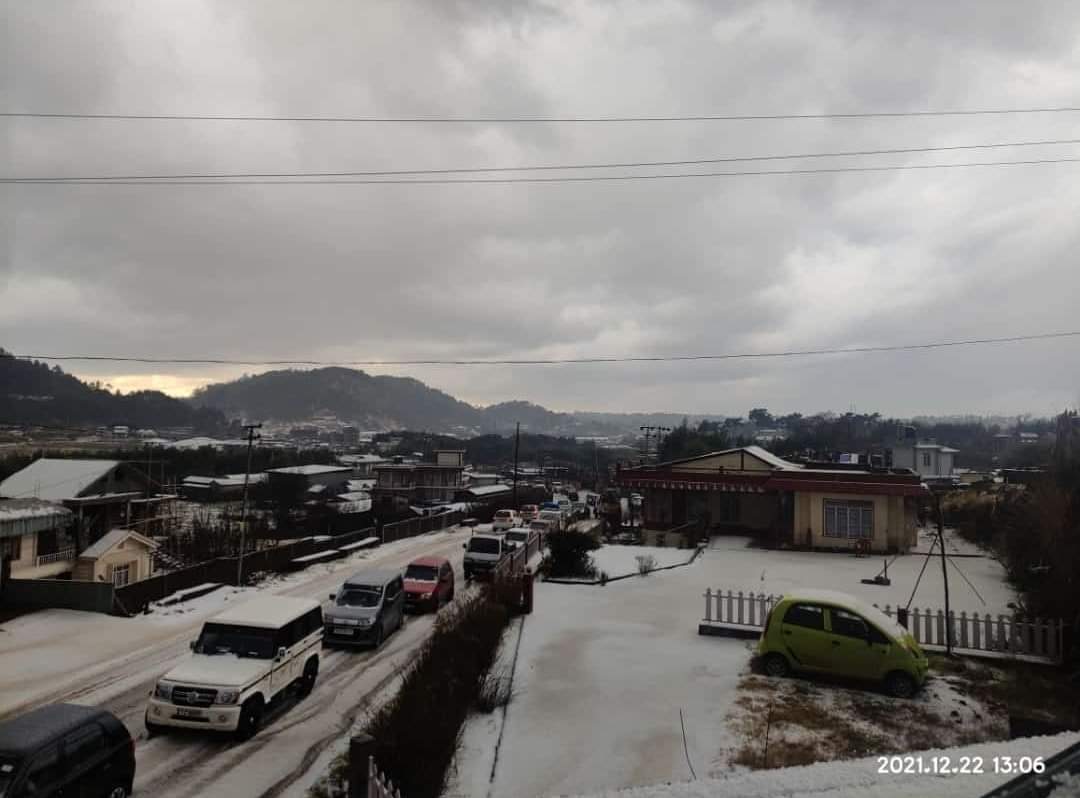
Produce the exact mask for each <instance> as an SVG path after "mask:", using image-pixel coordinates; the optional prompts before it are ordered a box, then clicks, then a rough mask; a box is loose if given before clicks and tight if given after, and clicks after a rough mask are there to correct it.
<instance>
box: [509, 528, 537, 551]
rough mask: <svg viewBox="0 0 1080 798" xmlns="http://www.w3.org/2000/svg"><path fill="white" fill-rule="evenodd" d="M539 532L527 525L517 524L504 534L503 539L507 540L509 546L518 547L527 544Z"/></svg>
mask: <svg viewBox="0 0 1080 798" xmlns="http://www.w3.org/2000/svg"><path fill="white" fill-rule="evenodd" d="M536 534H538V533H537V532H535V531H534V530H532V529H530V528H529V527H527V526H516V527H514V528H513V529H510V530H508V531H507V533H506V534H505V535H503V540H505V541H506V544H507V546H511V547H513V548H515V549H516V548H517V547H518V546H526V545H528V543H529V541H530V540H532V538H533V536H534V535H536Z"/></svg>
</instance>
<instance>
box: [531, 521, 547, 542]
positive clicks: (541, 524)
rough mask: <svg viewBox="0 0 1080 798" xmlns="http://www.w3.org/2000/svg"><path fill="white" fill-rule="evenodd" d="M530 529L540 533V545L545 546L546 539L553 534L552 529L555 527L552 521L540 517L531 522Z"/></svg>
mask: <svg viewBox="0 0 1080 798" xmlns="http://www.w3.org/2000/svg"><path fill="white" fill-rule="evenodd" d="M529 529H531V530H532V531H533V532H536V533H538V534H539V535H540V545H541V546H543V545H544V540H545V539H546V538H547V536H548V535H549V534H551V530H552V529H553V527H552V525H551V522H550V521H544V520H542V519H540V518H537V519H536V520H535V521H530V522H529Z"/></svg>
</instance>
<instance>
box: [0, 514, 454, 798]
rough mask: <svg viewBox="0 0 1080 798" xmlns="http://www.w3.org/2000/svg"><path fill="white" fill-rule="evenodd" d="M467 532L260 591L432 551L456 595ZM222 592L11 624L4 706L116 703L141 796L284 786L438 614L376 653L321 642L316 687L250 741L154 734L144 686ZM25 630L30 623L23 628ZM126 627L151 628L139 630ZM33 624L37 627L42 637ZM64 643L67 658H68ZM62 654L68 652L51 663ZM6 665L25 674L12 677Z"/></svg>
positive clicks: (328, 582)
mask: <svg viewBox="0 0 1080 798" xmlns="http://www.w3.org/2000/svg"><path fill="white" fill-rule="evenodd" d="M469 534H470V532H469V531H468V530H465V531H451V532H438V533H433V534H431V535H425V536H422V537H420V538H414V539H411V540H406V541H399V542H397V543H394V544H390V545H388V546H386V547H385V548H379V549H374V550H372V551H371V552H367V553H365V554H364V555H354V557H352V558H350V559H349V560H348V561H340V562H338V563H333V564H331V565H323V566H314V567H312V568H310V569H308V570H307V571H305V572H303V574H301V575H297V577H293V578H290V579H286V580H282V581H281V582H280V583H278V584H273V585H269V586H266V587H264V588H262V590H264V591H268V592H272V593H277V594H281V595H289V596H303V597H310V598H317V599H319V600H325V599H326V597H327V594H328V593H330V592H333V591H334V590H335V589H336V588H337V587H339V586H340V584H341V582H342V580H343V579H344V577H345V576H347V575H348V574H349V573H352V572H354V571H356V570H359V569H360V568H365V567H404V566H405V565H406V564H408V562H409V561H410V560H412V559H414V558H415V557H417V556H419V555H421V554H425V555H436V556H443V557H447V558H448V559H450V560H451V562H452V563H453V564H454V569H455V572H456V574H457V577H458V580H459V593H460V586H462V585H463V584H464V583H463V580H462V577H461V560H462V554H463V552H462V545H461V544H462V542H463V541H464V540H466V539H467V538H468V536H469ZM243 592H250V590H249V591H242V592H241V594H238V595H236V596H235V597H234V598H233V601H234V602H235V601H237V600H241V599H242V593H243ZM222 593H224V591H218V593H217V594H211V595H210V596H206V597H204V598H202V599H197V600H195V601H194V602H192V604H193V607H192V608H191V609H190V610H188V611H187V612H186V614H183V615H180V616H179V617H175V616H174V617H170V618H168V619H158V620H157V621H156V622H155V619H153V618H152V617H151V618H132V619H115V618H107V617H105V616H93V618H90V619H88V618H87V615H88V614H86V613H67V614H65V615H60V616H57V617H50V618H47V619H46V620H45V622H43V623H40V624H38V627H40V629H39V630H35V626H34V623H33V619H34V615H31V616H23V618H21V619H18V621H16V622H14V623H13V624H8V625H6V628H5V630H4V631H5V633H6V634H5V636H3V637H0V662H8V663H11V664H12V665H16V663H17V661H18V662H19V663H20V664H23V665H24V667H23V668H18V667H16V668H13V669H12V670H10V671H8V669H7V668H6V667H5V668H3V670H4V671H5V672H6V673H5V676H4V677H0V679H2V681H0V687H2V688H3V692H2V693H0V715H5V714H14V713H15V712H17V711H22V710H25V709H29V708H32V707H33V706H38V705H40V704H44V703H52V702H56V701H71V702H75V703H80V704H90V705H95V706H102V707H104V708H106V709H108V710H110V711H111V712H113V713H114V714H115V715H117V717H119V718H120V719H121V720H122V721H123V722H124V723H125V724H126V725H127V727H128V729H129V730H130V731H131V734H132V736H133V737H134V738H135V756H136V762H137V767H136V778H135V792H136V794H137V795H153V796H156V797H159V798H185V797H187V796H206V797H207V798H210V797H212V796H278V795H281V794H283V793H284V792H285V791H286V790H287V789H288V788H289V787H290V785H292V784H293V783H294V782H295V781H296V780H298V779H299V778H300V777H302V776H303V775H304V774H305V772H306V771H307V769H308V768H309V767H311V765H312V763H313V762H314V761H315V760H316V759H317V757H318V756H319V754H320V753H321V752H322V751H323V750H324V749H325V748H326V747H327V746H329V745H330V744H331V743H333V742H334V741H335V740H337V739H338V738H340V737H341V736H343V735H344V734H345V733H346V732H347V731H348V730H349V728H350V727H351V726H352V725H353V722H354V721H355V719H356V718H357V717H358V716H359V715H360V713H362V712H363V711H364V709H365V708H366V707H367V706H368V705H369V703H370V702H371V700H372V699H373V698H375V697H377V696H378V694H379V693H380V691H383V690H385V689H386V688H387V687H388V686H390V685H391V684H392V683H393V681H394V678H395V676H397V675H398V674H399V673H400V670H401V667H402V666H403V665H404V664H405V663H406V662H407V661H408V659H409V656H410V653H411V652H412V651H414V650H415V649H416V648H417V647H418V646H419V645H420V644H421V643H422V642H423V640H424V639H425V638H426V636H427V633H428V632H429V631H430V629H431V626H432V618H433V616H431V615H426V616H409V617H408V618H407V621H406V624H405V626H404V627H403V628H402V629H401V630H400V631H398V632H395V633H394V634H393V635H392V636H391V637H390V638H388V639H387V640H386V642H385V643H384V644H383V646H382V647H381V648H380V649H379V650H378V651H374V652H371V651H352V650H336V649H324V650H323V653H322V656H321V664H320V672H319V678H318V681H317V682H316V685H315V689H314V691H313V692H312V693H311V695H310V696H308V697H307V698H305V699H303V700H297V699H294V698H289V699H287V700H286V701H284V702H283V703H282V704H281V705H279V706H278V707H277V708H276V709H275V710H274V711H273V712H272V713H271V714H270V715H268V716H267V717H266V718H265V721H264V726H263V728H262V730H261V731H260V732H259V733H258V734H257V735H256V736H255V737H254V738H252V739H251V740H249V741H247V742H245V743H236V742H233V741H232V740H230V739H222V738H218V737H213V736H207V735H205V734H196V733H184V732H180V733H169V734H167V735H162V736H157V737H154V738H152V739H149V738H148V737H147V734H146V731H145V729H144V727H143V713H144V711H145V708H146V699H147V696H148V694H149V692H150V690H151V689H152V688H153V685H154V684H155V682H156V681H157V680H158V678H159V677H160V676H161V675H162V674H163V673H165V672H166V671H167V670H169V669H170V668H171V667H172V666H173V665H175V664H176V663H177V662H179V661H180V660H181V659H183V658H184V657H186V656H188V654H189V652H188V641H189V640H191V639H193V638H194V637H195V636H196V635H197V634H198V630H199V627H200V626H201V625H202V622H203V620H204V619H205V618H206V617H209V616H210V615H213V614H214V613H215V612H216V611H217V609H218V608H219V606H220V603H221V602H222V601H225V600H227V599H228V598H229V597H228V596H227V595H219V594H222ZM180 606H184V605H180ZM49 612H57V611H49ZM61 612H63V611H61ZM35 615H37V613H35ZM94 619H97V620H98V625H99V626H101V627H102V632H101V635H100V639H99V640H98V641H96V642H95V641H93V640H87V642H86V644H85V645H81V646H79V645H78V644H76V646H77V647H78V648H79V649H80V650H75V649H74V648H73V647H72V646H71V645H70V642H71V641H70V640H68V641H66V642H67V647H66V648H64V647H60V648H57V649H56V650H55V651H52V650H50V645H53V644H54V643H55V641H56V640H57V638H58V637H61V636H62V634H63V631H64V630H65V628H70V626H71V624H72V623H77V624H78V627H79V630H78V631H79V632H83V633H86V634H89V635H93V620H94ZM140 621H141V622H142V623H141V624H140ZM64 624H67V627H65V626H64ZM23 629H25V631H26V633H25V634H20V631H22V630H23ZM130 629H134V630H135V631H136V632H139V631H144V632H145V633H144V634H142V635H139V636H138V637H133V634H132V632H131V631H129V630H130ZM35 631H38V632H39V635H38V637H37V638H35V636H34V634H33V632H35ZM56 645H61V644H56ZM65 651H67V652H68V653H69V654H70V656H68V657H65V656H64V652H65ZM56 658H59V659H60V660H61V661H60V662H56V661H54V660H55V659H56ZM65 660H66V661H67V662H68V663H69V664H68V665H65V664H64V661H65ZM36 663H40V668H39V667H38V666H37V664H36ZM27 664H28V665H27ZM7 673H16V674H17V675H15V676H14V677H13V678H11V679H9V678H8V677H7V675H6V674H7ZM26 697H29V698H26ZM20 699H22V700H20Z"/></svg>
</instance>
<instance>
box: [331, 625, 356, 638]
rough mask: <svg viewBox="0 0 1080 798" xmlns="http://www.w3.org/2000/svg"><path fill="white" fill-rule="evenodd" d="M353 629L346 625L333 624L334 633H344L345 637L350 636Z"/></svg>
mask: <svg viewBox="0 0 1080 798" xmlns="http://www.w3.org/2000/svg"><path fill="white" fill-rule="evenodd" d="M352 633H353V630H352V629H351V628H350V627H348V626H335V627H334V634H336V635H345V636H346V637H352Z"/></svg>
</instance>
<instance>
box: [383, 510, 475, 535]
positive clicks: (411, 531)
mask: <svg viewBox="0 0 1080 798" xmlns="http://www.w3.org/2000/svg"><path fill="white" fill-rule="evenodd" d="M464 517H465V513H463V512H461V511H460V510H448V511H447V512H445V513H439V514H438V515H425V516H421V517H419V518H407V519H405V520H404V521H397V522H395V523H393V524H384V525H383V527H382V532H381V534H380V535H379V540H380V541H381V542H382V543H393V542H394V541H395V540H404V539H405V538H412V537H416V536H417V535H425V534H427V533H428V532H434V531H435V530H437V529H444V528H445V527H448V526H454V525H455V524H457V523H458V522H459V521H461V519H463V518H464Z"/></svg>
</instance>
